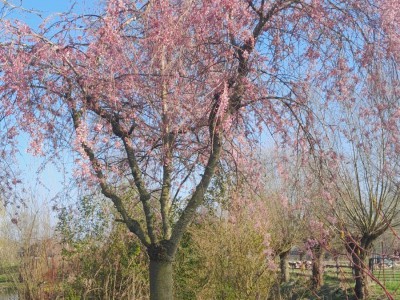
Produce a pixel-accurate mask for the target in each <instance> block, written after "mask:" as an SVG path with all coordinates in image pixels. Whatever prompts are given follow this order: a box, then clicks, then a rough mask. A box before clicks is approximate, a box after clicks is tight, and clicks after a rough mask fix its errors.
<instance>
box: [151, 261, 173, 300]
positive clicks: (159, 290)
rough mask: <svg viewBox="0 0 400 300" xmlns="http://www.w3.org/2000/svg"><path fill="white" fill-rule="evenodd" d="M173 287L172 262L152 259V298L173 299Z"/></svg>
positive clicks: (152, 299)
mask: <svg viewBox="0 0 400 300" xmlns="http://www.w3.org/2000/svg"><path fill="white" fill-rule="evenodd" d="M173 287H174V281H173V267H172V262H171V261H157V260H150V300H172V299H173V298H174V291H173Z"/></svg>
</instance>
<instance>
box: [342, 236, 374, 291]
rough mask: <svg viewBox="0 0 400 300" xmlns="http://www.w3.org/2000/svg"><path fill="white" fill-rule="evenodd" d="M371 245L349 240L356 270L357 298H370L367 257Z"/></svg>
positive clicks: (349, 250)
mask: <svg viewBox="0 0 400 300" xmlns="http://www.w3.org/2000/svg"><path fill="white" fill-rule="evenodd" d="M368 246H369V245H363V244H362V243H361V246H360V245H358V244H357V243H355V242H353V241H350V242H347V244H346V248H347V251H348V252H349V253H350V255H351V258H352V261H353V272H354V280H355V286H354V294H355V297H356V299H367V298H368V275H367V272H366V271H367V269H368V264H367V262H366V258H367V257H368V252H367V251H366V249H368Z"/></svg>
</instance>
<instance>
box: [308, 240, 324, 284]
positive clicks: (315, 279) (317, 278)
mask: <svg viewBox="0 0 400 300" xmlns="http://www.w3.org/2000/svg"><path fill="white" fill-rule="evenodd" d="M311 251H312V253H313V258H312V278H311V281H312V286H313V289H314V290H318V289H319V288H320V287H321V286H322V285H323V284H324V279H323V275H324V270H323V265H322V257H323V254H324V250H323V248H322V247H321V245H316V246H314V247H313V248H312V249H311Z"/></svg>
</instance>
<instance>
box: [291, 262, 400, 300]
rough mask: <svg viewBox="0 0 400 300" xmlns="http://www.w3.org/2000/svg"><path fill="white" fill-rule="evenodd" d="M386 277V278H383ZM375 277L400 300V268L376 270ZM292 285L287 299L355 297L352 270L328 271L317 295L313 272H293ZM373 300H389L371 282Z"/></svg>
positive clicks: (325, 299) (381, 290)
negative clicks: (312, 282)
mask: <svg viewBox="0 0 400 300" xmlns="http://www.w3.org/2000/svg"><path fill="white" fill-rule="evenodd" d="M383 275H385V276H383ZM374 276H375V277H376V278H377V279H378V280H379V281H380V282H381V284H382V285H384V286H385V289H386V290H387V292H389V293H390V295H392V296H393V298H394V299H399V300H400V268H398V269H385V270H384V272H383V271H382V270H376V271H375V272H374ZM291 278H292V281H291V282H292V283H291V284H286V289H287V287H290V286H293V288H292V289H291V290H285V289H283V292H284V294H285V296H288V297H287V298H286V299H309V300H312V299H324V300H344V299H352V297H353V296H354V293H353V288H354V278H353V275H352V273H351V270H350V269H342V270H341V271H340V272H339V273H336V270H335V271H334V270H328V271H326V272H325V274H324V285H323V286H322V287H321V289H320V290H319V291H318V292H317V293H315V292H313V291H311V288H310V287H311V283H310V278H311V271H308V270H305V271H301V270H292V272H291ZM368 299H371V300H383V299H388V298H387V296H386V294H385V291H384V290H383V289H382V287H381V286H380V285H379V284H377V283H376V282H373V281H371V285H370V296H369V298H368Z"/></svg>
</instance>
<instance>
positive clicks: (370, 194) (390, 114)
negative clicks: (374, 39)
mask: <svg viewBox="0 0 400 300" xmlns="http://www.w3.org/2000/svg"><path fill="white" fill-rule="evenodd" d="M379 61H380V62H379V63H377V61H376V62H375V64H373V65H372V66H371V69H370V70H369V72H370V73H369V78H368V79H367V80H366V83H367V84H368V85H369V87H368V89H366V91H364V93H362V95H363V96H364V97H365V98H364V99H362V100H360V99H358V98H357V100H355V101H356V102H355V103H356V105H354V106H352V107H351V108H349V107H344V108H343V119H345V120H346V121H345V122H344V123H343V124H344V125H343V127H342V128H341V130H339V131H337V132H336V134H337V136H336V139H332V141H333V140H335V141H336V143H335V144H334V146H332V149H334V150H333V152H332V156H331V157H330V158H331V163H330V169H329V171H328V172H326V174H329V175H328V179H327V180H328V182H329V183H328V184H327V185H326V188H327V187H329V188H330V189H331V190H330V192H325V198H327V199H328V200H329V201H328V202H330V203H332V214H333V215H332V217H333V218H334V220H335V223H334V224H332V225H334V226H336V228H337V229H338V230H339V231H340V232H341V235H342V238H343V240H344V242H345V245H346V250H347V252H348V254H349V256H350V257H351V261H352V264H353V268H354V274H355V275H354V278H355V282H356V283H355V294H356V297H357V298H358V299H364V298H366V297H367V296H368V283H367V279H368V277H370V275H371V274H370V271H369V269H368V261H367V259H368V256H369V254H370V251H371V249H372V246H373V243H374V241H376V240H377V239H378V238H379V237H380V236H381V235H382V234H384V233H385V232H386V231H387V230H388V229H389V228H390V227H392V228H393V227H395V226H398V225H399V218H398V217H399V216H398V207H399V201H400V193H399V192H400V190H399V181H398V174H399V164H398V159H397V156H398V151H399V150H398V149H399V148H398V145H397V142H396V140H397V139H398V137H399V131H398V129H397V128H398V124H399V123H398V119H397V116H396V114H397V111H398V105H399V103H398V83H397V79H395V77H396V76H393V75H394V74H395V72H396V71H395V69H394V68H393V66H392V65H391V64H385V63H384V62H385V60H384V59H381V60H379ZM386 62H387V61H386ZM372 78H373V80H372V81H371V79H372ZM357 97H359V96H357ZM365 99H368V101H365ZM366 104H369V105H367V106H366ZM355 116H356V117H355ZM388 126H390V128H389V127H388ZM325 179H326V178H325ZM335 198H336V200H333V199H335ZM389 296H390V295H389Z"/></svg>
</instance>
